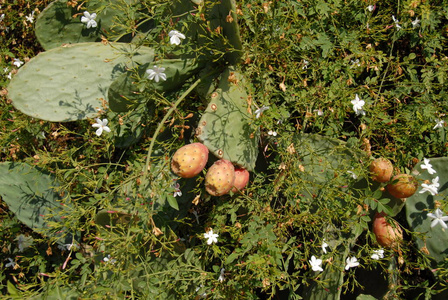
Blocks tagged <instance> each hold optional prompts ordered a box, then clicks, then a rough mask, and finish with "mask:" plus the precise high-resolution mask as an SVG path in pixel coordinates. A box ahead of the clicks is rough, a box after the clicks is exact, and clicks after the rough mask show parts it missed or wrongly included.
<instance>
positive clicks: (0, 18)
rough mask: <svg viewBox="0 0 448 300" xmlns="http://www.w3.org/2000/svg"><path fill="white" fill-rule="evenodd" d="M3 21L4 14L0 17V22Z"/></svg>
mask: <svg viewBox="0 0 448 300" xmlns="http://www.w3.org/2000/svg"><path fill="white" fill-rule="evenodd" d="M4 19H5V14H2V15H1V16H0V22H3V20H4Z"/></svg>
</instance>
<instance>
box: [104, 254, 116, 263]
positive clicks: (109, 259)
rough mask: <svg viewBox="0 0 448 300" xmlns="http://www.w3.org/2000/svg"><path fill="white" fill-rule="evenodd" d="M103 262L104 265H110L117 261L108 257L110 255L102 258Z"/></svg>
mask: <svg viewBox="0 0 448 300" xmlns="http://www.w3.org/2000/svg"><path fill="white" fill-rule="evenodd" d="M103 261H104V262H105V263H110V264H114V263H116V262H117V260H115V259H113V258H111V257H110V254H108V255H107V256H106V257H105V258H103Z"/></svg>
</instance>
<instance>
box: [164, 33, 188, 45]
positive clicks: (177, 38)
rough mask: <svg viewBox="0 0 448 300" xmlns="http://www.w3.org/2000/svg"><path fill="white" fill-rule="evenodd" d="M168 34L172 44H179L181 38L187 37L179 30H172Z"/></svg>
mask: <svg viewBox="0 0 448 300" xmlns="http://www.w3.org/2000/svg"><path fill="white" fill-rule="evenodd" d="M168 36H169V37H170V43H171V44H172V45H179V44H180V42H181V40H180V39H185V35H184V34H182V33H180V32H179V31H177V30H171V31H170V32H169V33H168Z"/></svg>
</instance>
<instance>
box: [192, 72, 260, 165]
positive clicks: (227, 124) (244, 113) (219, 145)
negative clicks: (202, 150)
mask: <svg viewBox="0 0 448 300" xmlns="http://www.w3.org/2000/svg"><path fill="white" fill-rule="evenodd" d="M248 101H249V92H248V90H247V83H246V81H245V79H244V78H243V76H242V75H241V74H240V73H238V72H237V71H235V70H234V69H233V68H228V69H226V70H225V71H224V72H223V73H222V74H221V79H220V82H219V85H218V88H217V89H216V90H215V91H214V92H213V93H212V94H211V99H210V103H209V105H208V106H207V109H206V110H205V112H204V114H203V115H202V117H201V120H200V121H199V126H198V128H197V137H198V139H199V140H200V141H201V142H202V143H203V144H204V145H205V146H206V147H207V148H208V149H209V150H210V152H212V153H213V154H214V155H215V156H217V157H218V158H224V159H227V160H230V161H231V162H232V163H234V164H236V165H240V166H242V167H244V168H246V169H247V170H249V171H251V170H253V168H254V167H255V162H256V159H257V155H258V141H259V132H258V129H254V128H252V127H251V126H250V121H251V119H252V117H251V115H250V114H249V113H248V106H249V104H248Z"/></svg>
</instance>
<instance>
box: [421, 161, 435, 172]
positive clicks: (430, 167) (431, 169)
mask: <svg viewBox="0 0 448 300" xmlns="http://www.w3.org/2000/svg"><path fill="white" fill-rule="evenodd" d="M420 168H422V169H426V170H428V173H429V174H431V175H432V174H435V173H437V172H436V170H434V169H433V168H432V165H431V164H430V163H429V159H428V158H423V164H422V165H420Z"/></svg>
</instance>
